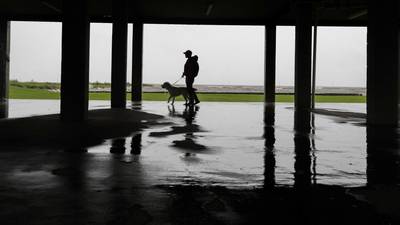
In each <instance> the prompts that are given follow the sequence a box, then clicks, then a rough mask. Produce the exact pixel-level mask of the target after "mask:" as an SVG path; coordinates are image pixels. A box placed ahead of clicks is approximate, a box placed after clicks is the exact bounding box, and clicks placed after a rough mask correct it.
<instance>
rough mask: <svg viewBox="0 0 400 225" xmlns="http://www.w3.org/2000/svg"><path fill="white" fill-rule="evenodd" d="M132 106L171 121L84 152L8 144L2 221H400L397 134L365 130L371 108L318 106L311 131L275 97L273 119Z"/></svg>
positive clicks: (48, 109)
mask: <svg viewBox="0 0 400 225" xmlns="http://www.w3.org/2000/svg"><path fill="white" fill-rule="evenodd" d="M23 104H25V107H21V105H23ZM34 104H42V107H40V110H38V112H35V111H34V110H33V111H30V112H26V111H25V112H22V111H21V110H19V109H22V108H26V106H27V105H28V106H32V105H34ZM43 106H45V107H43ZM57 107H58V104H57V102H56V101H48V102H40V101H39V102H36V101H29V102H23V101H20V102H19V101H15V102H11V103H10V113H9V116H10V117H21V116H28V115H27V114H29V113H31V114H30V115H33V114H36V113H37V114H43V113H56V112H57V110H58V108H57ZM107 107H108V105H107V104H105V102H92V103H91V108H92V109H100V108H107ZM133 108H134V110H135V111H136V110H137V111H144V112H146V113H149V114H152V115H158V116H162V117H156V122H155V121H153V122H150V121H148V120H146V119H143V120H141V121H139V122H140V123H143V124H142V125H143V126H141V127H140V129H133V130H132V132H131V133H130V134H129V135H124V136H120V137H112V138H110V139H105V140H103V142H100V143H96V144H95V145H94V146H93V145H92V144H91V145H87V146H80V147H79V151H70V149H64V148H63V147H62V146H54V145H52V146H47V147H46V146H43V145H37V146H35V145H23V144H19V145H12V144H11V145H10V144H8V145H5V146H6V147H2V151H1V152H0V163H1V166H0V219H1V221H2V223H1V224H260V223H268V222H270V223H273V224H350V223H351V224H358V223H364V224H389V223H391V224H395V223H396V222H398V221H399V220H398V219H399V218H398V217H397V216H396V214H397V213H396V212H398V204H397V202H398V200H400V199H399V196H400V195H399V193H400V191H399V187H398V184H399V182H398V181H399V174H400V173H399V155H398V154H397V149H398V148H397V145H396V143H395V142H397V139H396V138H397V133H396V131H393V130H391V131H387V129H384V131H379V132H377V131H378V129H372V130H371V128H367V127H366V126H365V121H363V120H364V119H363V118H362V117H360V116H354V115H359V114H362V113H363V110H364V109H363V105H361V104H360V105H358V104H349V105H340V104H337V105H335V104H326V105H321V106H319V108H322V109H323V110H322V111H320V112H317V113H315V114H314V125H315V126H314V129H313V130H311V131H310V132H309V133H308V132H306V133H304V132H300V131H294V129H293V124H294V121H293V118H294V116H293V115H294V111H293V108H292V105H289V104H277V105H276V107H275V108H274V110H273V111H272V115H275V116H273V119H272V121H273V123H271V118H270V117H271V111H270V110H268V109H265V108H264V105H263V104H259V103H201V105H200V106H199V107H191V108H186V107H184V106H183V105H181V104H180V102H178V103H177V104H176V105H175V107H172V106H168V105H166V103H164V102H144V103H143V104H142V105H141V106H140V107H138V106H135V107H133ZM333 109H335V110H333ZM324 110H325V111H324ZM345 110H347V111H348V112H347V113H346V112H345V114H340V113H336V114H335V115H333V114H332V113H326V112H327V111H329V112H335V111H336V112H342V113H343V112H344V111H345ZM273 112H275V113H273ZM350 112H353V113H357V114H352V113H350ZM343 115H346V116H343ZM352 115H353V116H352ZM0 122H1V121H0ZM112 129H116V128H114V127H112ZM385 132H388V133H387V135H384V138H383V139H382V135H379V134H382V133H385ZM114 134H115V132H113V135H114ZM367 135H368V136H367ZM88 136H90V134H88ZM367 137H368V144H367ZM374 137H378V138H374ZM380 143H386V144H385V145H382V144H380ZM380 152H383V153H382V154H378V153H380ZM288 215H290V216H288Z"/></svg>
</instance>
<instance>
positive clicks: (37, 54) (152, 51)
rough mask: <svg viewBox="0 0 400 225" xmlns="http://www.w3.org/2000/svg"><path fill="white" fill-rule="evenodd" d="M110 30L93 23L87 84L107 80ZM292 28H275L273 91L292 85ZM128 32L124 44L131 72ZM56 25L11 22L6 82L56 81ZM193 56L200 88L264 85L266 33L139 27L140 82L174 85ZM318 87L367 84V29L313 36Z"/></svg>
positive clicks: (243, 28)
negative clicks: (141, 35) (141, 33)
mask: <svg viewBox="0 0 400 225" xmlns="http://www.w3.org/2000/svg"><path fill="white" fill-rule="evenodd" d="M111 31H112V26H111V24H91V51H90V81H91V82H94V81H100V82H109V81H110V80H111V75H110V74H111ZM294 34H295V31H294V27H278V28H277V81H276V82H277V85H293V83H294ZM131 38H132V26H129V37H128V56H129V58H128V68H127V70H128V81H130V80H131V79H130V73H131V63H130V62H131V51H130V49H131ZM60 46H61V24H60V23H44V22H40V23H39V22H35V23H32V22H12V24H11V53H10V58H11V65H10V78H11V79H18V80H20V81H30V80H35V81H53V82H54V81H57V82H58V81H60V68H61V47H60ZM187 49H191V50H192V51H193V53H194V54H197V55H198V56H199V64H200V73H199V76H198V79H197V80H196V83H198V84H226V85H262V84H263V79H264V78H263V73H264V27H262V26H210V25H207V26H193V25H154V24H146V25H145V27H144V46H143V51H144V53H143V54H144V55H143V60H144V62H143V63H144V64H143V80H144V83H156V84H159V83H162V82H164V81H170V82H174V81H176V80H177V79H179V77H180V75H181V74H182V69H183V64H184V63H185V58H184V55H183V54H182V52H183V51H184V50H187ZM317 55H318V57H317V85H318V86H349V87H353V86H355V87H364V86H365V85H366V28H354V27H351V28H337V27H320V28H319V29H318V54H317Z"/></svg>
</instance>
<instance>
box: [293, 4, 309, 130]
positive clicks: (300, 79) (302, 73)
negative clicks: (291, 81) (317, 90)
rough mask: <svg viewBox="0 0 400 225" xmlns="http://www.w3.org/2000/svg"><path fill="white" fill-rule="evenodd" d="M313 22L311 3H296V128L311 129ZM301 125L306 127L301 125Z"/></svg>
mask: <svg viewBox="0 0 400 225" xmlns="http://www.w3.org/2000/svg"><path fill="white" fill-rule="evenodd" d="M311 22H312V8H311V4H310V3H298V4H297V5H296V46H295V88H294V89H295V96H294V106H295V129H297V130H299V129H300V130H309V129H310V107H311V42H312V39H311V36H312V35H311V34H312V30H311ZM299 125H301V126H304V127H299Z"/></svg>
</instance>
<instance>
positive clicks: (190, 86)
mask: <svg viewBox="0 0 400 225" xmlns="http://www.w3.org/2000/svg"><path fill="white" fill-rule="evenodd" d="M193 82H194V79H193V78H189V77H186V89H187V91H188V94H189V104H193V101H194V100H193V98H194V90H193Z"/></svg>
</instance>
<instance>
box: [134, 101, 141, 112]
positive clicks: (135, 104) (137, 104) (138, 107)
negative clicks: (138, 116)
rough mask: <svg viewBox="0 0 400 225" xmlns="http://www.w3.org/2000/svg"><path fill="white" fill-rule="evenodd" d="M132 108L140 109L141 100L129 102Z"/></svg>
mask: <svg viewBox="0 0 400 225" xmlns="http://www.w3.org/2000/svg"><path fill="white" fill-rule="evenodd" d="M131 104H132V105H131V108H132V109H133V110H142V102H131Z"/></svg>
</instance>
